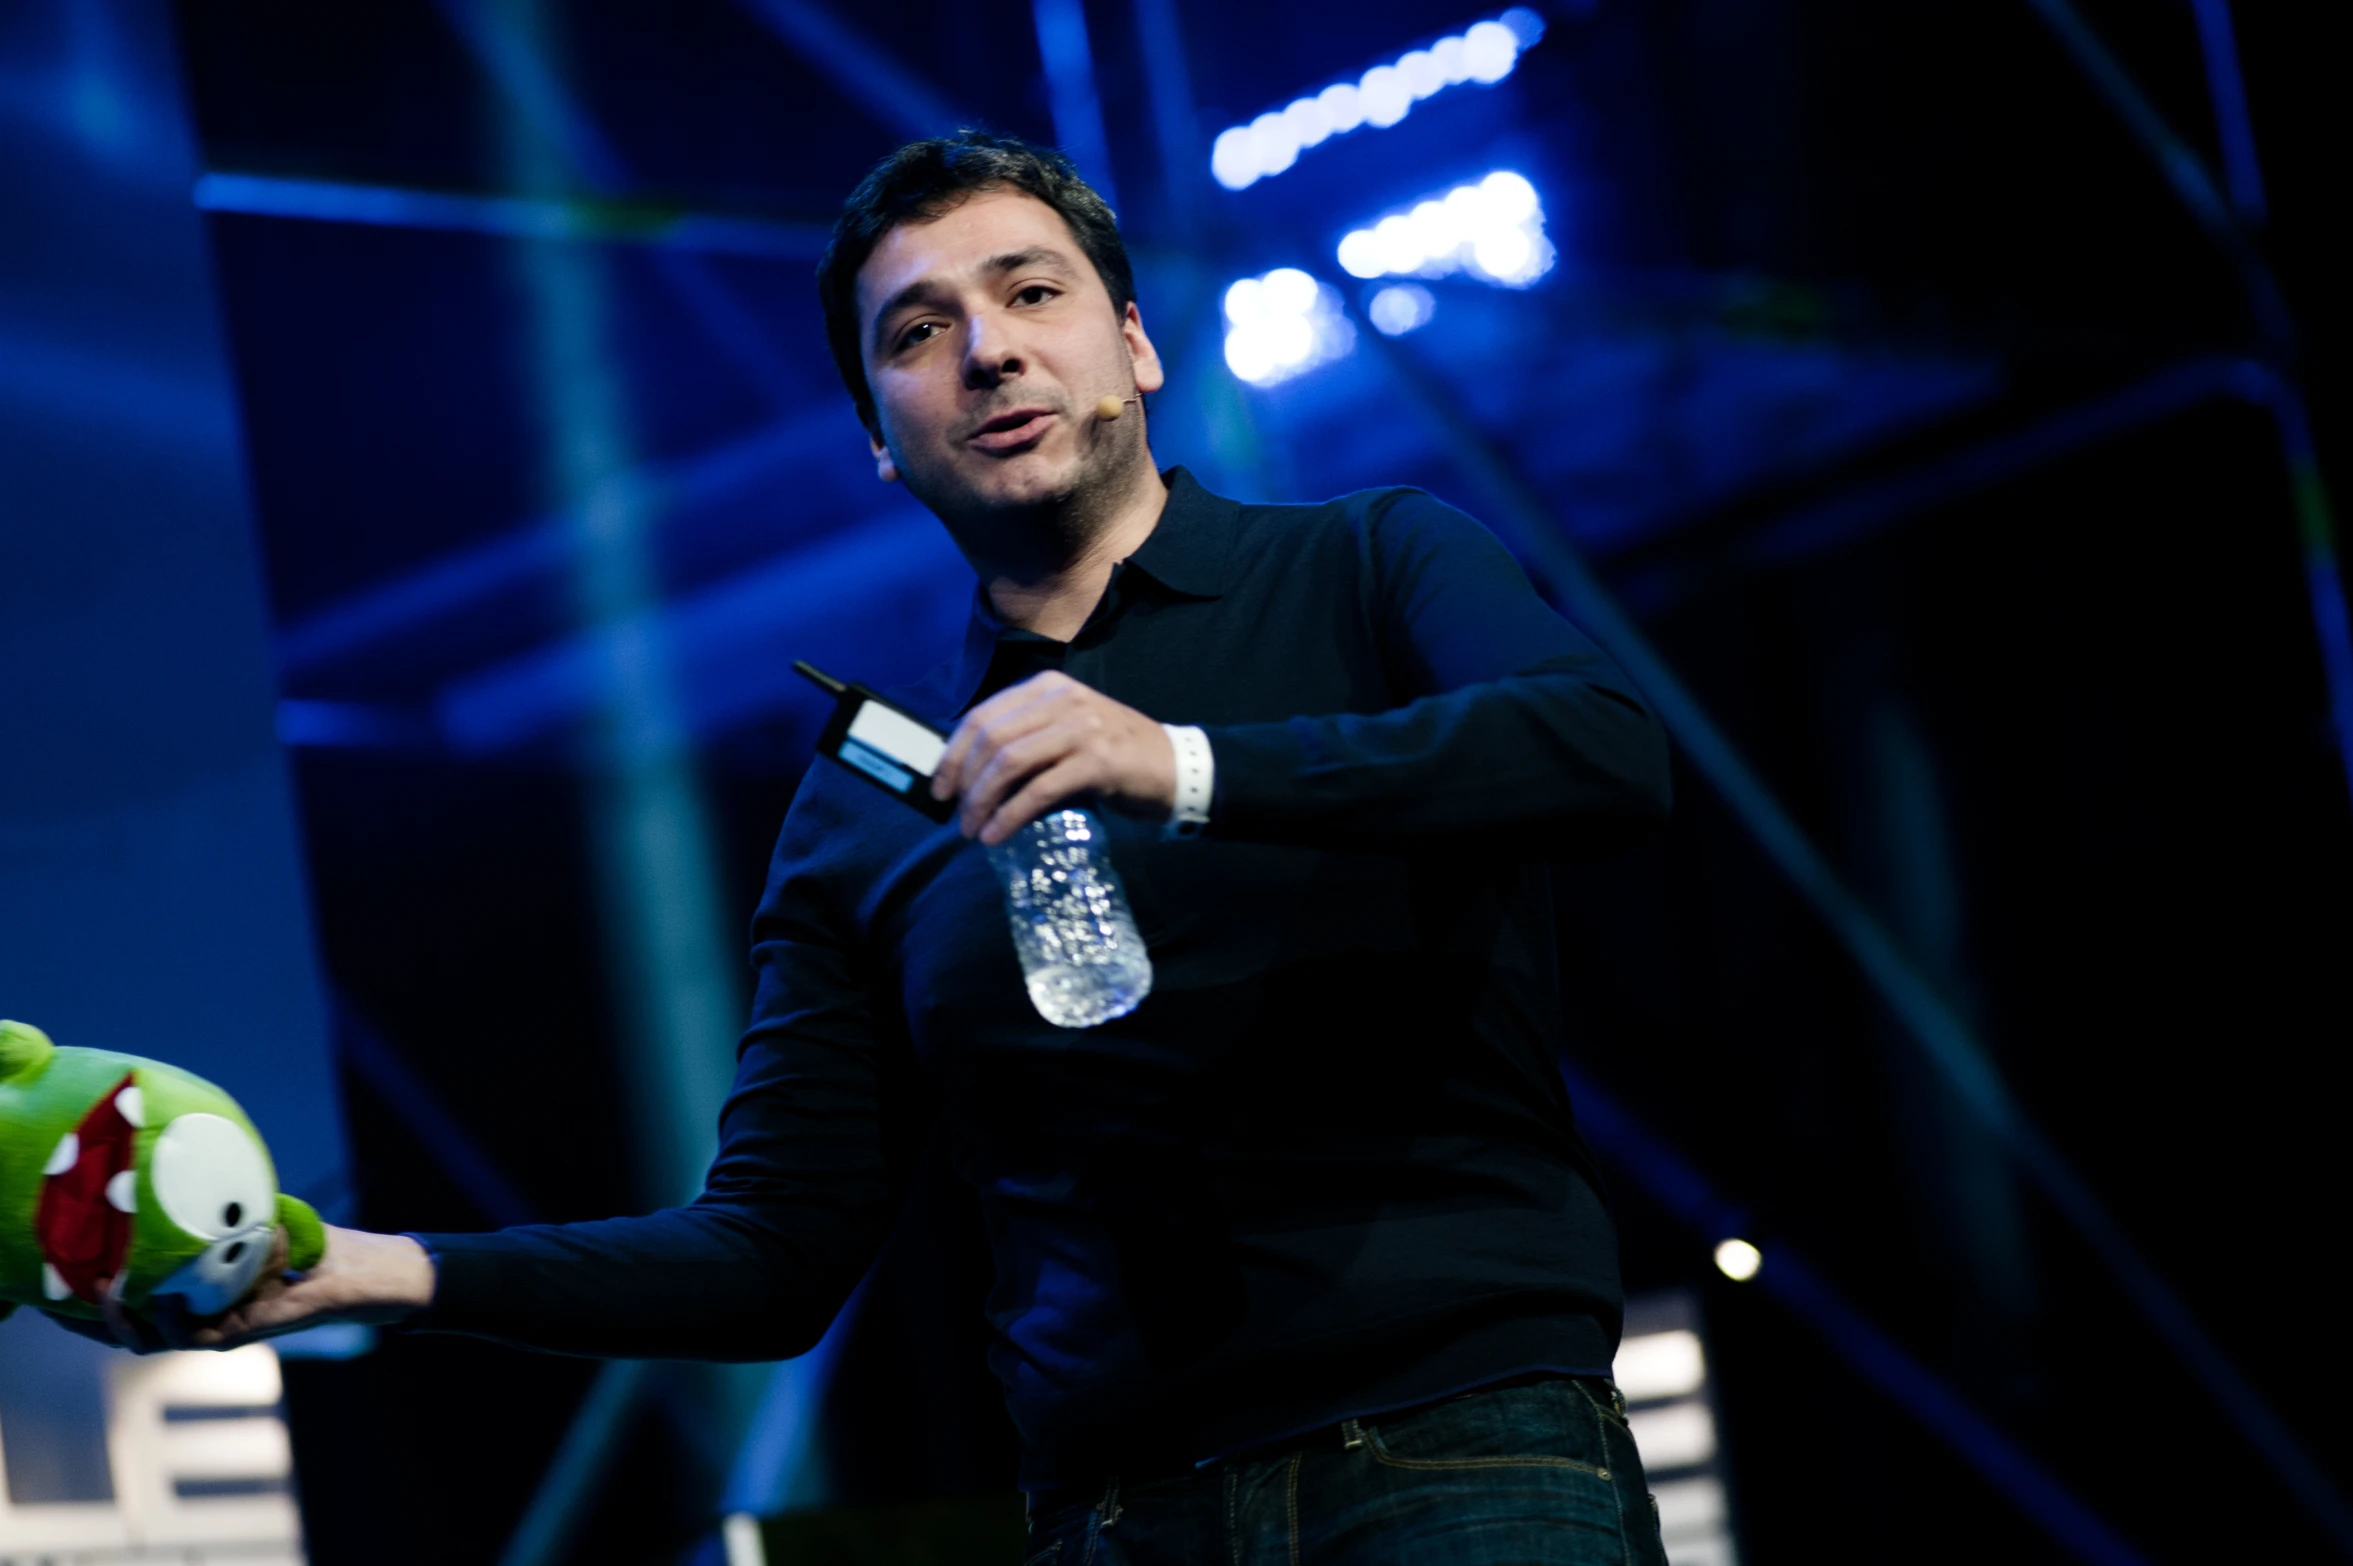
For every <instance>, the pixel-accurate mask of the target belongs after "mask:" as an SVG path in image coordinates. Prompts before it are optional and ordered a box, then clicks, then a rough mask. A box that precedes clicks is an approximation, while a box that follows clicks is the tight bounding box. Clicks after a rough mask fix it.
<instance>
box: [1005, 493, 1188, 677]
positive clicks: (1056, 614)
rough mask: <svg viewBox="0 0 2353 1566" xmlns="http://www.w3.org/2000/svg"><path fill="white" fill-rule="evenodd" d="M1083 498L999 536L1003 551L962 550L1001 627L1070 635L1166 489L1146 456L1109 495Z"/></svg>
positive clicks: (1150, 520)
mask: <svg viewBox="0 0 2353 1566" xmlns="http://www.w3.org/2000/svg"><path fill="white" fill-rule="evenodd" d="M1090 498H1091V499H1092V501H1093V503H1092V504H1091V505H1089V504H1084V503H1083V502H1078V503H1073V504H1069V505H1064V506H1059V507H1057V508H1056V509H1055V511H1054V514H1052V515H1050V516H1037V517H1031V518H1025V519H1023V524H1024V525H1022V526H1019V527H1016V528H1010V529H1005V530H1003V534H1002V535H1001V538H1002V547H997V548H991V549H988V550H985V551H980V552H976V551H974V550H972V549H969V548H968V549H967V550H966V554H967V555H969V556H970V557H971V558H972V563H973V566H974V568H975V569H976V570H977V571H979V573H980V579H981V581H982V583H983V584H984V585H985V586H986V588H987V590H988V595H989V603H990V605H991V606H992V607H993V608H995V610H996V611H997V613H998V614H1000V615H1002V616H1003V617H1004V618H1005V620H1006V622H1007V623H1008V624H1012V625H1017V626H1019V627H1020V628H1021V629H1023V630H1025V631H1034V632H1036V633H1037V634H1038V635H1040V636H1045V637H1051V638H1052V639H1053V640H1055V641H1058V642H1066V641H1069V640H1070V639H1071V638H1072V637H1074V636H1076V635H1077V634H1078V632H1079V628H1080V627H1081V626H1083V625H1085V624H1086V623H1087V616H1088V615H1090V614H1092V613H1094V612H1095V605H1096V604H1097V603H1099V602H1101V601H1102V598H1103V588H1104V585H1105V584H1106V583H1108V582H1109V581H1110V580H1111V568H1112V567H1113V566H1114V565H1117V564H1118V563H1119V562H1120V561H1122V560H1125V559H1126V558H1127V557H1128V556H1130V555H1132V554H1134V553H1135V552H1136V551H1137V550H1138V549H1140V548H1142V547H1143V543H1144V540H1145V539H1147V538H1150V537H1151V536H1152V530H1153V529H1154V528H1156V527H1158V526H1159V525H1160V513H1161V510H1162V508H1163V507H1165V506H1166V505H1167V504H1168V487H1167V486H1166V485H1164V484H1162V483H1161V482H1160V475H1159V473H1158V472H1157V471H1155V470H1154V468H1153V466H1152V463H1151V460H1150V458H1149V456H1147V457H1146V459H1145V460H1144V461H1141V462H1139V463H1137V464H1135V472H1134V474H1133V475H1132V477H1130V478H1128V479H1127V480H1125V481H1124V482H1122V483H1121V484H1120V485H1119V486H1118V487H1117V488H1116V489H1114V490H1112V491H1110V492H1109V493H1106V494H1100V495H1097V496H1094V497H1090ZM1003 535H1011V536H1010V537H1005V536H1003ZM991 542H992V544H995V543H998V542H999V540H991Z"/></svg>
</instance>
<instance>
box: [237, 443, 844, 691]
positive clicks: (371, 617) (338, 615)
mask: <svg viewBox="0 0 2353 1566" xmlns="http://www.w3.org/2000/svg"><path fill="white" fill-rule="evenodd" d="M854 427H855V426H854V425H852V424H851V422H850V421H849V419H848V418H847V417H846V416H845V415H844V414H843V413H842V412H840V411H837V410H828V411H827V412H824V413H818V414H803V415H800V416H798V417H795V418H790V419H785V420H782V421H780V422H778V423H776V424H772V425H770V426H768V427H767V428H765V429H762V430H758V431H755V432H754V433H752V434H750V435H746V436H744V437H742V438H741V439H738V440H732V441H728V442H726V443H725V444H723V445H720V446H716V447H713V448H712V449H710V450H709V451H705V452H701V453H698V454H696V455H695V456H692V457H686V458H682V459H679V460H677V461H675V462H654V463H646V464H643V465H641V466H639V467H636V468H633V469H630V470H628V471H626V472H622V473H618V474H615V475H613V476H611V477H610V478H608V479H606V480H604V481H603V482H604V483H605V484H606V485H610V486H617V487H622V488H626V489H633V490H637V491H639V492H641V493H642V494H643V496H644V497H645V499H644V500H643V501H642V502H641V503H643V504H648V505H653V506H656V507H658V508H659V509H660V510H661V511H662V514H663V515H664V516H666V517H668V518H670V519H671V520H672V521H673V522H675V521H676V520H677V519H679V518H680V517H683V516H685V515H687V514H689V513H691V512H693V511H695V510H697V509H699V508H701V507H704V506H709V505H714V504H717V503H718V502H720V501H723V500H725V499H728V498H729V497H731V496H734V495H737V494H740V493H741V492H743V491H744V490H746V489H748V488H750V487H752V486H753V485H756V484H759V483H763V482H767V481H770V480H773V479H774V478H776V477H777V476H778V475H779V474H782V473H785V472H789V471H791V470H792V469H794V468H797V467H799V466H801V465H803V464H805V463H808V462H811V461H813V460H816V459H819V458H821V457H823V456H825V455H827V454H828V453H831V452H834V451H836V450H838V449H839V448H841V447H842V446H843V444H844V443H845V442H846V441H848V440H849V439H850V438H851V435H850V432H851V430H852V429H854ZM585 503H586V504H598V503H601V502H600V500H599V497H598V496H597V495H593V494H592V495H590V496H588V497H587V498H586V501H585ZM581 540H582V531H581V520H580V517H579V515H578V514H577V512H576V511H575V510H567V509H560V510H558V511H556V512H554V513H552V514H550V515H548V516H545V517H543V518H541V519H540V520H538V521H535V522H531V523H527V524H525V525H524V526H522V527H520V528H516V529H514V530H512V531H509V532H505V533H501V534H499V535H498V536H496V537H494V538H491V539H488V540H486V541H484V542H482V543H480V544H475V545H472V546H469V547H467V548H464V549H460V550H457V551H454V552H453V553H451V554H448V555H445V556H443V557H441V558H440V559H438V560H435V561H432V562H430V563H429V564H426V565H423V566H420V567H418V568H417V569H415V570H413V571H410V572H407V573H406V574H404V575H402V576H399V577H396V578H394V579H393V580H391V581H388V582H384V583H381V584H379V585H377V586H375V587H371V588H368V589H366V590H364V591H362V592H359V593H355V594H353V595H352V596H351V597H349V598H345V599H342V600H340V601H338V602H336V603H333V604H329V605H328V606H327V607H325V608H323V609H320V610H317V611H315V612H313V613H311V614H309V615H306V616H305V617H303V618H302V619H300V620H297V621H296V622H295V623H294V624H293V625H291V626H288V627H287V628H286V629H285V631H283V632H282V633H281V634H280V635H279V637H278V643H277V654H278V665H279V668H280V669H281V670H283V671H285V672H286V673H289V674H300V673H306V672H309V671H311V670H314V669H317V668H319V667H321V666H323V665H326V664H328V663H331V662H333V661H334V660H336V659H338V658H344V657H348V656H351V655H352V654H354V653H358V652H362V651H364V650H366V649H368V648H370V647H373V646H376V645H379V644H381V643H384V642H388V641H396V640H398V639H399V638H401V637H404V636H408V635H412V634H414V633H416V632H418V631H421V630H423V629H425V628H426V627H428V626H429V625H431V624H432V623H433V622H434V621H435V620H437V619H439V618H441V617H443V616H446V615H450V614H455V613H457V612H459V611H461V610H463V609H466V608H468V607H469V606H471V605H474V604H477V603H480V602H481V601H483V600H484V599H487V598H489V597H492V596H493V595H495V594H498V593H501V592H507V591H511V590H513V589H515V588H518V587H522V586H525V585H527V584H528V583H531V582H533V581H537V580H539V579H540V578H543V577H545V576H548V575H551V574H552V573H554V572H556V571H559V570H562V569H564V568H566V567H568V566H569V565H570V564H571V563H572V560H573V558H574V556H575V554H576V553H577V551H578V550H579V548H580V546H581Z"/></svg>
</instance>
